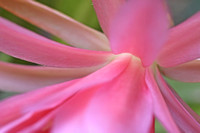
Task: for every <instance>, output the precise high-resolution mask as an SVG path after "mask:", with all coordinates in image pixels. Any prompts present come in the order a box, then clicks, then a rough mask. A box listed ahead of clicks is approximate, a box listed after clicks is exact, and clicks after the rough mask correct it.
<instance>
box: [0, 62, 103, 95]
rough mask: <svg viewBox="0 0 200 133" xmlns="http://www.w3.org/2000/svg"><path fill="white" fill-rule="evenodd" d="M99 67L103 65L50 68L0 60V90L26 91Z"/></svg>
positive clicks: (81, 75)
mask: <svg viewBox="0 0 200 133" xmlns="http://www.w3.org/2000/svg"><path fill="white" fill-rule="evenodd" d="M104 65H105V64H104ZM101 67H103V65H101V66H95V67H83V68H51V67H43V66H26V65H15V64H11V63H4V62H0V90H3V91H12V92H26V91H30V90H34V89H38V88H42V87H45V86H48V85H53V84H57V83H61V82H64V81H68V80H72V79H76V78H81V77H83V76H86V75H88V74H90V73H92V72H94V71H96V70H98V69H99V68H101Z"/></svg>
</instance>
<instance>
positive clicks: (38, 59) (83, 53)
mask: <svg viewBox="0 0 200 133" xmlns="http://www.w3.org/2000/svg"><path fill="white" fill-rule="evenodd" d="M0 27H1V30H0V51H1V52H5V53H6V54H9V55H11V56H14V57H17V58H21V59H24V60H27V61H31V62H35V63H39V64H42V65H47V66H57V67H87V66H95V65H99V64H103V63H106V62H108V61H109V60H110V59H111V58H112V56H111V54H110V53H107V52H100V51H89V50H81V49H76V48H72V47H69V46H65V45H62V44H59V43H57V42H54V41H51V40H49V39H46V38H44V37H42V36H40V35H37V34H35V33H33V32H31V31H28V30H26V29H24V28H22V27H19V26H17V25H16V24H14V23H11V22H9V21H7V20H5V19H3V18H0Z"/></svg>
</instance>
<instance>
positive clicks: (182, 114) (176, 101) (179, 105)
mask: <svg viewBox="0 0 200 133" xmlns="http://www.w3.org/2000/svg"><path fill="white" fill-rule="evenodd" d="M156 80H157V83H158V86H159V88H160V90H161V93H162V95H163V97H164V99H165V101H166V104H167V106H168V108H169V111H170V112H171V114H172V117H173V119H174V121H175V122H176V124H177V125H178V126H179V128H180V129H181V131H182V132H186V133H187V132H192V133H198V132H200V116H198V114H196V113H195V112H194V111H193V110H192V109H191V108H190V107H189V106H188V105H187V104H186V103H185V102H184V101H183V100H182V99H181V98H180V97H179V96H178V95H177V93H176V92H175V91H174V90H173V89H172V88H171V87H170V86H169V85H167V83H166V82H165V81H164V79H163V78H162V76H161V74H160V73H159V71H158V70H157V71H156Z"/></svg>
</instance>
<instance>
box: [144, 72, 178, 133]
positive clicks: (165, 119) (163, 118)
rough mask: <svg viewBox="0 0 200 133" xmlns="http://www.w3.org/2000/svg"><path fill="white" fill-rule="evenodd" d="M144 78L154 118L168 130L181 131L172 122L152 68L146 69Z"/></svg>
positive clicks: (175, 132) (176, 132)
mask: <svg viewBox="0 0 200 133" xmlns="http://www.w3.org/2000/svg"><path fill="white" fill-rule="evenodd" d="M145 80H146V83H147V86H148V88H149V90H150V92H151V94H152V100H153V110H154V114H155V116H156V118H157V119H158V120H159V121H160V122H161V123H162V125H163V126H164V127H165V129H166V130H167V131H168V132H171V133H173V132H174V133H181V131H180V130H179V128H178V127H177V125H176V123H175V122H174V120H173V117H172V116H171V113H170V111H169V108H168V106H167V104H166V102H165V99H164V97H163V96H162V94H161V92H160V89H159V88H158V86H157V83H156V81H155V79H154V76H153V71H152V69H150V68H148V69H146V77H145Z"/></svg>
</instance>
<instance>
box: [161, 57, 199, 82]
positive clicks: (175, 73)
mask: <svg viewBox="0 0 200 133" xmlns="http://www.w3.org/2000/svg"><path fill="white" fill-rule="evenodd" d="M160 69H161V71H162V73H163V74H164V75H165V76H167V77H169V78H172V79H175V80H178V81H183V82H200V60H194V61H191V62H187V63H184V64H181V65H178V66H175V67H168V68H165V67H160Z"/></svg>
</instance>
